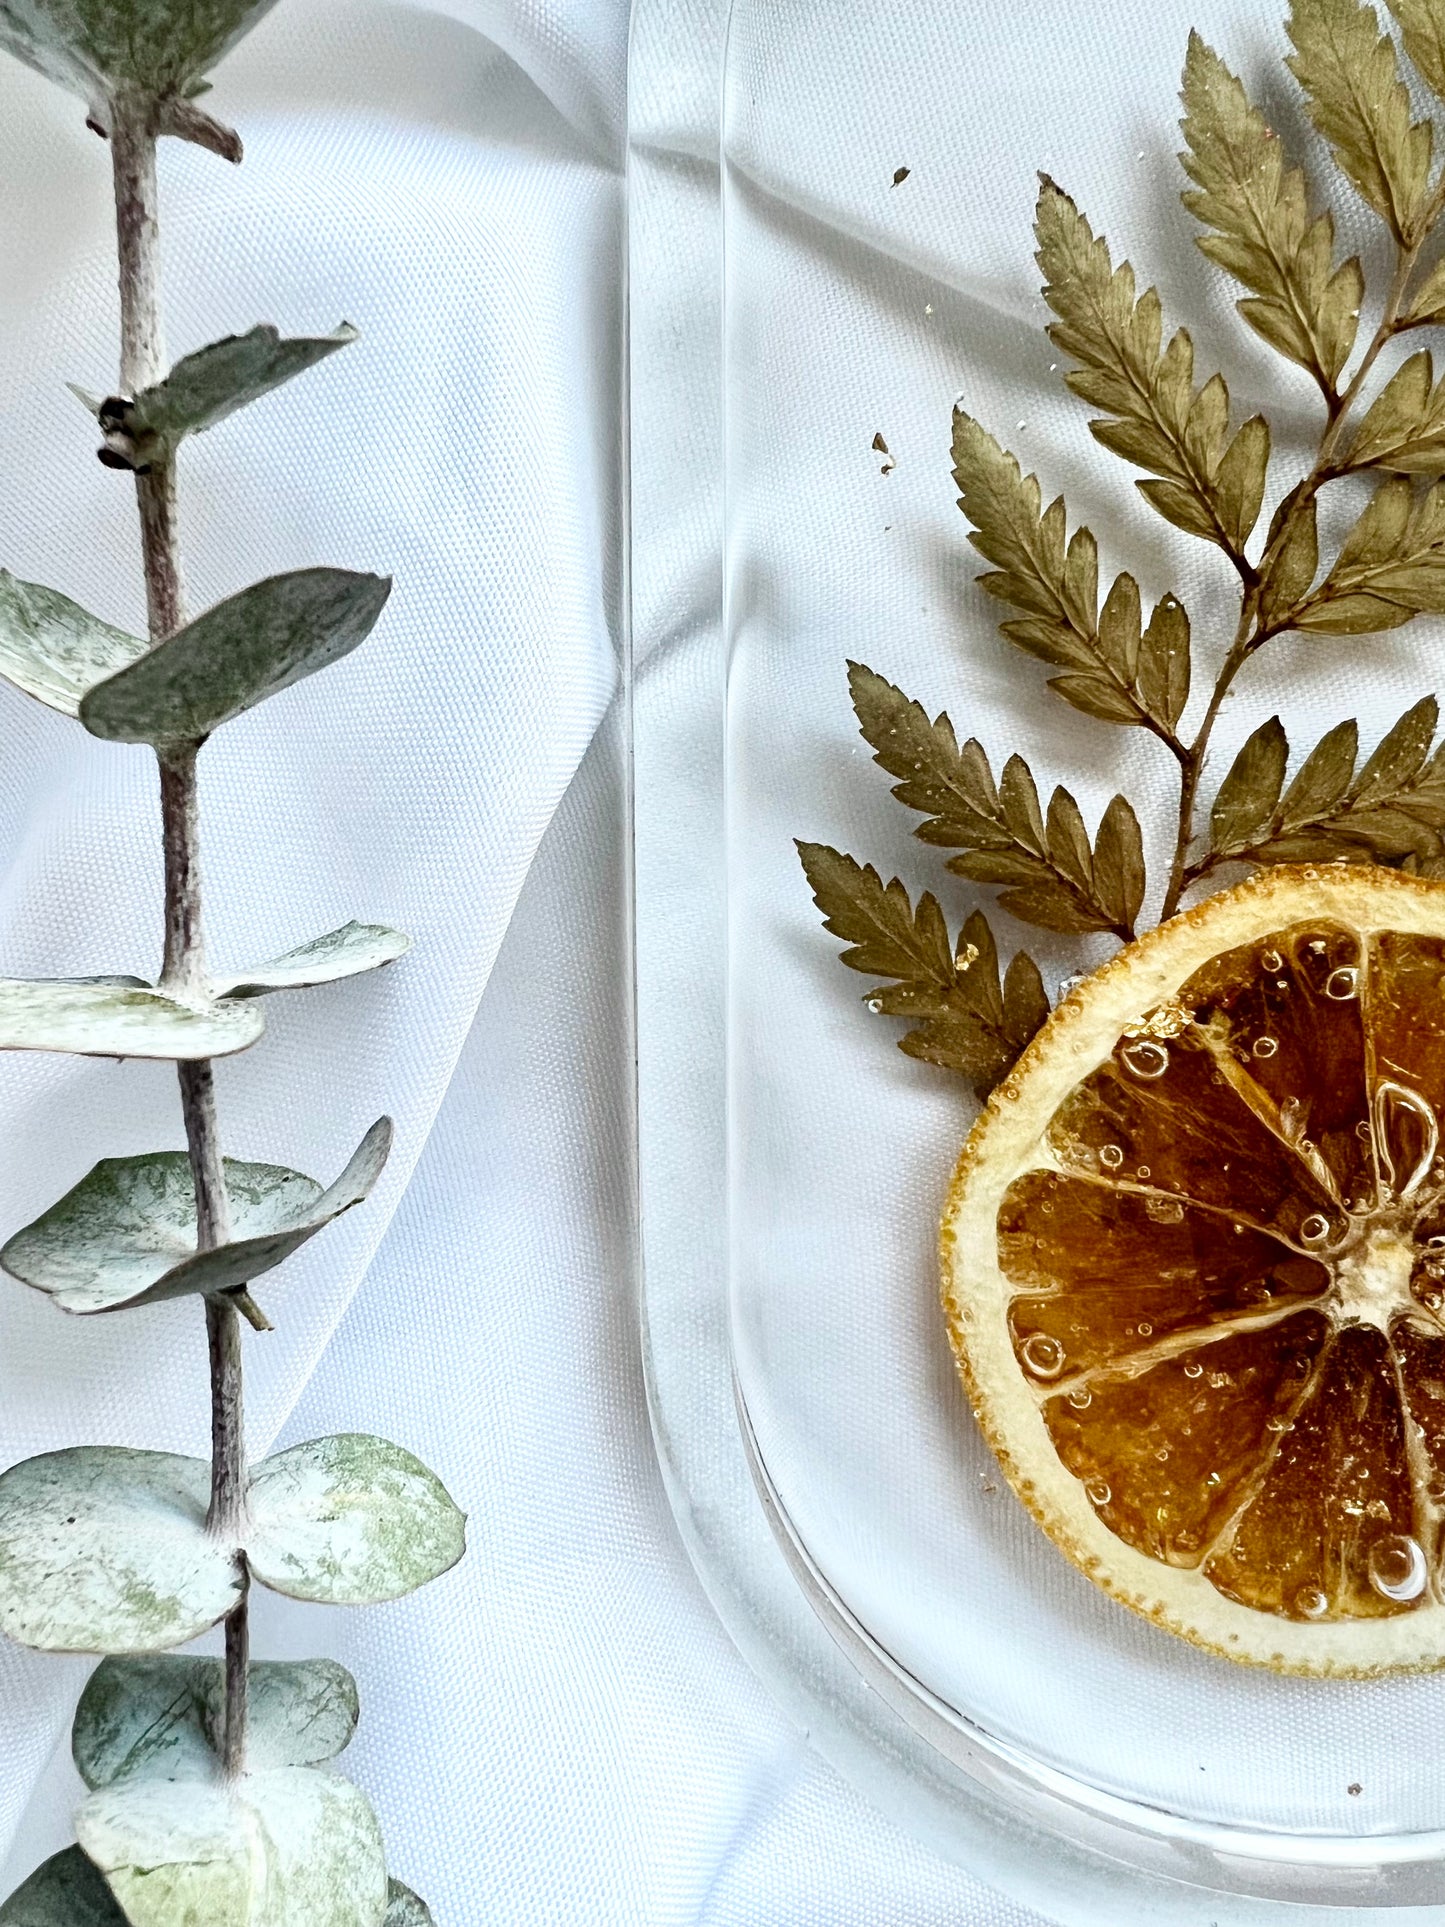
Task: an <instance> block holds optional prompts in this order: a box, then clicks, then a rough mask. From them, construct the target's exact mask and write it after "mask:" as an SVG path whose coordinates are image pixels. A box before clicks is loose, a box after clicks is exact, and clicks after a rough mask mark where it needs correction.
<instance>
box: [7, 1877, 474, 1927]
mask: <svg viewBox="0 0 1445 1927" xmlns="http://www.w3.org/2000/svg"><path fill="white" fill-rule="evenodd" d="M0 1927H4V1923H3V1920H0ZM78 1927H87V1923H84V1922H82V1923H78ZM382 1927H436V1923H435V1921H434V1920H433V1919H432V1915H431V1909H430V1907H428V1906H427V1904H426V1902H425V1901H423V1900H420V1899H418V1897H417V1896H416V1895H415V1894H414V1893H413V1892H412V1890H411V1888H410V1887H403V1886H402V1884H401V1882H400V1881H399V1880H393V1881H392V1882H391V1884H390V1887H389V1888H388V1890H387V1905H386V1919H385V1920H384V1921H383V1922H382Z"/></svg>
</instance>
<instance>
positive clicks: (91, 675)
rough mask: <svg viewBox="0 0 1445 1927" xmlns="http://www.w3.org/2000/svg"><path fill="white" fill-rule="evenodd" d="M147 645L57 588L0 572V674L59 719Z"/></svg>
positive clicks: (75, 713)
mask: <svg viewBox="0 0 1445 1927" xmlns="http://www.w3.org/2000/svg"><path fill="white" fill-rule="evenodd" d="M149 647H150V644H149V643H147V642H144V641H142V640H141V638H140V637H139V636H132V635H128V634H127V633H126V631H125V630H124V629H115V628H113V627H112V626H111V625H110V623H108V622H102V621H101V620H100V618H99V616H93V615H91V614H90V612H89V611H88V610H86V609H82V608H81V606H80V604H79V603H78V602H72V601H71V600H70V598H69V596H63V595H61V593H60V591H59V590H58V589H46V588H44V587H42V586H41V584H40V583H38V582H21V581H20V580H19V579H18V578H17V577H16V576H13V575H11V574H10V572H9V570H8V569H0V676H3V677H4V678H5V680H6V681H7V682H11V683H14V685H15V687H16V688H17V689H23V690H24V691H25V693H26V695H27V696H34V697H35V699H36V701H37V702H42V703H44V704H45V705H46V706H47V707H48V708H50V709H58V710H59V711H60V713H61V715H62V716H78V715H79V714H80V701H81V698H82V697H83V696H84V695H85V694H86V693H87V691H89V690H91V689H93V688H94V687H95V685H96V684H97V683H99V682H104V681H105V679H106V677H107V676H113V675H114V674H115V673H116V671H117V670H118V669H123V668H125V666H126V664H127V663H131V662H134V661H135V659H136V658H137V657H138V656H143V655H144V654H145V652H146V650H147V649H148V648H149Z"/></svg>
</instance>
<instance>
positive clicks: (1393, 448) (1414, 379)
mask: <svg viewBox="0 0 1445 1927" xmlns="http://www.w3.org/2000/svg"><path fill="white" fill-rule="evenodd" d="M1433 377H1434V366H1433V363H1432V362H1431V359H1430V351H1429V349H1428V348H1422V349H1421V350H1420V352H1419V354H1416V355H1411V357H1410V359H1409V360H1408V361H1407V362H1406V363H1405V364H1404V366H1403V367H1401V368H1399V369H1397V370H1396V372H1395V374H1394V375H1392V376H1391V378H1390V380H1389V381H1388V382H1386V384H1385V386H1384V387H1383V388H1382V389H1381V390H1380V392H1379V394H1378V395H1377V396H1376V397H1375V400H1374V402H1373V403H1372V404H1371V406H1370V408H1369V410H1368V412H1367V413H1366V415H1365V417H1364V419H1363V420H1362V421H1361V423H1360V425H1359V427H1358V428H1357V429H1356V431H1355V437H1354V440H1353V441H1352V442H1351V444H1350V451H1349V454H1348V455H1347V456H1346V457H1345V460H1344V462H1343V463H1341V467H1342V468H1351V469H1355V468H1384V469H1392V470H1394V472H1395V473H1396V474H1400V475H1434V476H1438V475H1439V473H1440V471H1441V469H1442V468H1445V376H1442V378H1441V380H1440V382H1439V383H1438V384H1434V383H1433Z"/></svg>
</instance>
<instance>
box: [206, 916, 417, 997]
mask: <svg viewBox="0 0 1445 1927" xmlns="http://www.w3.org/2000/svg"><path fill="white" fill-rule="evenodd" d="M410 949H411V938H410V937H408V936H407V935H406V934H405V932H404V931H401V930H389V929H387V927H386V926H385V925H384V924H380V923H343V924H342V925H341V927H340V929H338V930H328V931H327V933H326V935H325V936H324V937H313V938H312V939H311V940H310V942H309V943H303V944H298V945H297V946H296V948H295V949H294V950H288V951H286V952H285V953H284V954H283V955H281V956H279V957H273V958H272V959H271V961H270V962H269V963H263V964H252V965H251V967H250V968H249V969H247V970H239V971H237V972H235V974H234V975H232V976H229V977H219V978H217V979H215V981H214V982H213V984H212V989H213V990H214V992H215V994H216V996H218V997H264V996H266V995H267V994H268V993H269V992H270V991H273V990H310V989H311V988H313V986H315V985H317V984H331V983H336V982H338V981H339V980H340V979H342V978H344V977H359V976H360V975H361V974H362V972H363V971H367V970H377V969H379V968H380V967H381V966H382V965H383V964H389V963H395V961H396V959H397V958H398V957H403V956H405V955H406V953H407V951H408V950H410Z"/></svg>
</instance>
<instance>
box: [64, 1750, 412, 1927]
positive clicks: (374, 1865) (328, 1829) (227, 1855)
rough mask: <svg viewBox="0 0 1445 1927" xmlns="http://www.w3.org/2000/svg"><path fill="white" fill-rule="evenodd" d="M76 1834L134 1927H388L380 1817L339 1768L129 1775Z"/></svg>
mask: <svg viewBox="0 0 1445 1927" xmlns="http://www.w3.org/2000/svg"><path fill="white" fill-rule="evenodd" d="M75 1831H76V1835H77V1838H78V1839H79V1841H80V1844H81V1846H82V1847H83V1848H84V1850H85V1852H86V1853H87V1854H89V1855H90V1857H91V1859H92V1860H93V1861H94V1862H95V1864H96V1865H97V1866H98V1867H99V1868H100V1870H101V1872H102V1873H103V1874H104V1875H105V1877H106V1879H107V1881H108V1882H109V1883H110V1887H111V1890H112V1892H113V1893H114V1894H115V1896H116V1898H117V1900H119V1902H120V1904H121V1907H122V1909H123V1910H124V1913H125V1916H126V1918H127V1920H128V1921H129V1922H130V1923H131V1927H200V1923H202V1922H204V1923H205V1927H299V1923H301V1922H303V1921H304V1922H305V1923H306V1927H381V1923H382V1920H383V1917H384V1915H385V1912H386V1906H387V1878H386V1859H385V1855H384V1854H383V1852H382V1845H381V1829H380V1827H379V1826H378V1825H377V1821H376V1815H375V1814H374V1813H373V1812H372V1810H371V1805H370V1803H369V1801H368V1800H367V1798H366V1796H365V1794H363V1793H362V1792H361V1790H360V1788H359V1787H355V1786H352V1785H351V1783H350V1782H349V1781H347V1780H343V1779H342V1778H341V1776H340V1775H339V1774H336V1773H327V1772H319V1771H317V1770H316V1769H315V1768H312V1767H273V1768H271V1769H270V1770H268V1771H264V1772H251V1773H247V1774H245V1775H243V1776H242V1777H241V1778H240V1779H237V1780H232V1781H222V1780H219V1779H218V1780H217V1781H216V1782H215V1783H212V1784H207V1783H205V1782H202V1781H194V1780H183V1781H179V1782H176V1783H174V1784H172V1783H170V1782H168V1781H164V1780H149V1779H138V1780H124V1781H121V1782H119V1783H118V1784H116V1785H114V1786H109V1787H102V1788H100V1789H99V1790H98V1791H97V1792H95V1793H92V1794H91V1795H90V1797H89V1799H88V1800H86V1801H85V1802H84V1804H83V1805H82V1806H81V1808H80V1810H79V1812H78V1813H77V1814H76V1816H75Z"/></svg>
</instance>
